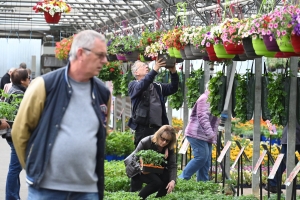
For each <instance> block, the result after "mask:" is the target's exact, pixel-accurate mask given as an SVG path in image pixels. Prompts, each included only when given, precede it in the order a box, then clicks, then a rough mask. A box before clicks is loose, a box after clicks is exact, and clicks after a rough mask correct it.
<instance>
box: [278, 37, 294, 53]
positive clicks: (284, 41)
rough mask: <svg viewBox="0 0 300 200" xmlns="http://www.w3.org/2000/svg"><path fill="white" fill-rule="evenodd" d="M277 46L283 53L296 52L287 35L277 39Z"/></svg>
mask: <svg viewBox="0 0 300 200" xmlns="http://www.w3.org/2000/svg"><path fill="white" fill-rule="evenodd" d="M277 44H278V46H279V49H280V51H282V52H295V51H294V48H293V46H292V43H291V41H290V38H289V36H287V35H285V36H283V37H281V38H278V39H277Z"/></svg>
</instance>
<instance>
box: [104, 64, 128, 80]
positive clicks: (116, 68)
mask: <svg viewBox="0 0 300 200" xmlns="http://www.w3.org/2000/svg"><path fill="white" fill-rule="evenodd" d="M121 64H122V62H121V61H112V62H108V63H106V64H105V65H103V67H102V69H101V71H100V72H99V75H98V78H99V79H101V80H102V81H112V80H115V79H118V78H119V77H121V76H122V74H123V72H122V70H121Z"/></svg>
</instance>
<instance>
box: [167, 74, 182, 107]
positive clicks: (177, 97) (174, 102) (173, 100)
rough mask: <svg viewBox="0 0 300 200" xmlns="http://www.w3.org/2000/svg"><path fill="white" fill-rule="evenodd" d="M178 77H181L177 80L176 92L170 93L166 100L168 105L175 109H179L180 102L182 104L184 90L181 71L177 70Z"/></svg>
mask: <svg viewBox="0 0 300 200" xmlns="http://www.w3.org/2000/svg"><path fill="white" fill-rule="evenodd" d="M177 73H178V75H179V77H181V78H180V79H181V80H180V81H179V86H178V90H177V92H176V93H174V94H172V95H170V96H169V97H168V100H169V102H170V106H171V107H172V108H174V109H176V110H179V108H181V106H182V104H183V95H184V91H183V85H184V80H183V76H184V75H183V72H177Z"/></svg>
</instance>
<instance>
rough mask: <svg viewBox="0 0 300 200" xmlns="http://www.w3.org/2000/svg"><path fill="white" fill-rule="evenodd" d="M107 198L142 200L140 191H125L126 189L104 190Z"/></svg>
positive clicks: (112, 199)
mask: <svg viewBox="0 0 300 200" xmlns="http://www.w3.org/2000/svg"><path fill="white" fill-rule="evenodd" d="M104 199H105V200H140V197H139V196H138V192H134V193H133V192H125V191H116V192H106V191H105V192H104Z"/></svg>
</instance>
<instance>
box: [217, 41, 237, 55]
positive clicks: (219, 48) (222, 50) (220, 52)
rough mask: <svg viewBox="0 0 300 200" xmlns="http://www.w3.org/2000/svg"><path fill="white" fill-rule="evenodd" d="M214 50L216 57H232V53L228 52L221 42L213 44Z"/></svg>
mask: <svg viewBox="0 0 300 200" xmlns="http://www.w3.org/2000/svg"><path fill="white" fill-rule="evenodd" d="M214 50H215V52H216V55H217V57H218V58H233V57H234V56H235V55H234V54H228V53H227V52H226V50H225V48H224V46H223V45H222V44H214Z"/></svg>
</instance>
